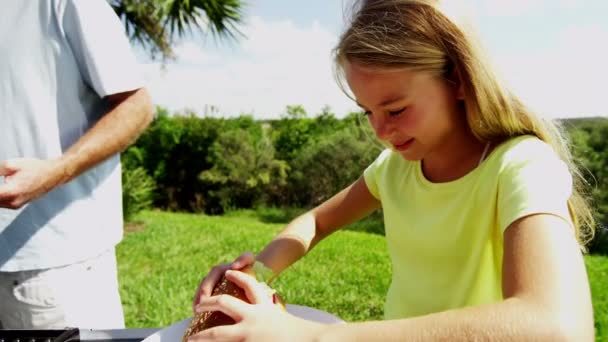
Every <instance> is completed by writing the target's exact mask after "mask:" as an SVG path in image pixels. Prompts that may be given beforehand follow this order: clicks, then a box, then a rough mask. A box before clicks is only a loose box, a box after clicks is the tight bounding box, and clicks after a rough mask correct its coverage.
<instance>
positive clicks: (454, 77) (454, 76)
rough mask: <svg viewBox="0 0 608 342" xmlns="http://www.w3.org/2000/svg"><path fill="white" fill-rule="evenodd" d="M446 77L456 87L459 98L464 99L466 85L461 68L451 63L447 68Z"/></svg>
mask: <svg viewBox="0 0 608 342" xmlns="http://www.w3.org/2000/svg"><path fill="white" fill-rule="evenodd" d="M445 75H446V78H447V79H448V81H449V83H450V84H451V85H452V87H454V90H455V94H456V98H457V99H458V100H464V86H463V82H462V77H461V74H460V70H459V69H458V67H456V66H455V65H454V64H453V63H451V62H450V63H449V64H448V67H447V70H446V73H445Z"/></svg>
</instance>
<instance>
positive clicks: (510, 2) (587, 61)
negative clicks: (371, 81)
mask: <svg viewBox="0 0 608 342" xmlns="http://www.w3.org/2000/svg"><path fill="white" fill-rule="evenodd" d="M246 2H247V7H246V9H245V23H243V24H242V25H241V26H240V30H241V31H242V32H243V33H244V35H245V36H244V37H242V38H239V39H238V40H237V41H225V40H224V41H222V40H220V41H217V40H214V39H212V38H210V37H209V36H204V35H201V34H193V35H190V36H188V37H186V38H184V39H182V40H181V41H180V42H178V44H177V45H176V47H175V52H176V55H177V58H176V60H174V61H171V62H169V63H167V64H166V65H164V67H163V66H162V65H161V64H160V62H159V61H154V60H151V59H150V58H149V56H148V55H147V54H146V53H145V52H144V51H143V50H142V49H141V48H139V47H137V46H136V47H135V49H136V54H137V56H138V61H139V62H140V63H141V66H142V70H143V72H144V75H145V79H146V82H147V86H148V89H149V90H150V92H151V94H152V97H153V99H154V102H155V104H156V105H159V106H163V107H165V108H167V109H169V110H170V111H171V112H183V111H185V110H192V111H195V112H196V113H198V114H199V115H213V116H225V117H230V116H237V115H241V114H250V115H253V117H254V118H257V119H267V118H278V117H280V116H281V115H282V114H284V113H285V109H286V107H287V106H288V105H301V106H303V107H304V109H305V110H306V111H307V113H308V115H309V116H314V115H316V114H318V113H320V112H321V111H322V109H323V108H324V107H327V106H328V107H330V108H331V110H332V112H334V113H335V114H336V116H338V117H343V116H344V115H346V114H348V113H349V112H351V111H354V110H357V109H358V108H357V106H356V104H355V103H354V102H353V101H352V100H350V99H349V98H348V97H347V96H345V95H344V93H343V92H342V91H341V90H340V88H339V87H338V85H337V83H336V81H335V79H334V76H333V67H332V60H331V50H332V48H333V47H334V45H335V43H336V42H337V39H338V37H339V35H340V33H341V32H342V30H343V23H344V20H343V18H344V15H345V14H344V13H345V12H344V8H347V7H348V5H349V4H350V2H349V0H306V1H295V0H246ZM448 3H449V4H450V6H452V5H453V4H456V3H458V4H459V5H461V6H460V7H458V8H455V7H449V8H446V10H447V11H448V13H450V15H453V16H454V18H458V20H460V21H463V22H466V23H469V24H470V26H471V27H473V28H474V29H475V31H476V32H477V34H478V36H479V37H480V39H481V43H482V46H483V47H484V48H485V50H486V52H487V54H488V56H489V57H490V59H491V62H492V63H493V64H494V66H495V68H496V70H497V73H498V74H499V76H500V77H501V78H502V79H503V80H504V81H505V82H506V84H507V85H508V86H509V87H510V88H511V89H512V90H513V91H514V92H515V93H516V94H517V95H518V96H519V97H520V98H521V99H522V100H524V101H525V102H526V103H527V104H528V105H529V106H530V107H532V108H533V109H535V110H536V111H537V112H539V113H541V114H542V115H544V116H546V117H551V118H563V117H584V116H608V106H607V105H605V99H606V97H608V96H607V93H608V92H607V90H608V87H607V86H606V82H607V80H608V20H606V15H607V13H608V1H606V0H585V1H578V0H448Z"/></svg>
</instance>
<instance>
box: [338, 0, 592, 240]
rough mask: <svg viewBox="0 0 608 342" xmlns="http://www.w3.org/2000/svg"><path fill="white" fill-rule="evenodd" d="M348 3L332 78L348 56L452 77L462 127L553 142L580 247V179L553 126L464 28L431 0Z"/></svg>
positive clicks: (588, 233) (583, 229) (584, 224)
mask: <svg viewBox="0 0 608 342" xmlns="http://www.w3.org/2000/svg"><path fill="white" fill-rule="evenodd" d="M448 1H453V0H448ZM353 9H354V12H353V13H354V15H353V17H352V19H351V22H350V25H349V26H348V28H347V30H346V31H345V32H344V33H343V34H342V36H341V37H340V41H339V42H338V45H337V46H336V48H335V50H334V55H335V62H336V63H335V65H336V75H337V77H338V80H339V81H340V80H343V79H344V66H345V64H346V63H347V62H356V63H358V64H360V65H363V66H368V67H373V68H391V69H399V68H408V69H410V70H418V71H424V72H430V73H432V74H435V75H437V76H443V77H445V78H447V79H452V80H454V79H455V81H457V82H460V83H461V85H462V87H463V90H464V94H465V96H464V98H465V100H464V106H465V111H466V119H467V122H468V125H469V127H470V129H471V131H472V133H473V134H474V135H475V137H477V138H478V139H479V140H480V141H483V142H488V141H492V142H500V141H504V140H506V139H508V138H510V137H515V136H520V135H526V134H529V135H534V136H536V137H538V138H539V139H541V140H543V141H545V142H547V143H548V144H550V145H551V146H552V147H553V149H554V150H555V152H556V153H557V154H558V155H559V157H560V158H561V159H562V160H563V161H564V162H565V163H566V164H567V165H568V168H569V169H570V172H571V173H572V176H573V178H574V189H573V193H572V196H571V197H570V199H569V201H568V206H569V209H570V214H571V216H572V219H573V221H574V225H575V229H576V237H577V239H578V241H579V243H580V244H581V246H584V245H585V244H586V243H587V242H588V241H589V240H590V239H591V238H592V237H593V231H594V220H593V215H592V212H591V209H590V207H589V205H588V203H587V200H586V197H585V196H583V192H582V188H583V186H584V185H585V184H586V183H585V182H584V179H583V177H582V176H581V174H580V171H579V170H578V168H577V167H576V165H575V163H574V160H573V157H572V155H571V153H570V150H569V145H568V141H567V140H566V138H565V134H564V133H563V132H562V129H561V127H560V126H559V125H558V124H557V123H555V122H551V121H547V120H543V119H541V118H540V117H538V116H536V115H535V114H534V113H533V112H532V111H531V110H529V109H528V108H526V106H525V105H524V104H523V103H522V102H521V101H520V100H519V99H518V98H517V97H516V96H515V95H514V94H512V93H510V92H509V91H508V90H507V89H506V88H505V87H504V86H503V85H502V84H501V82H500V81H499V80H498V77H497V76H496V74H495V73H494V72H493V71H492V68H491V67H490V65H489V63H488V60H487V59H486V58H485V57H484V55H483V54H482V53H481V49H480V48H479V47H478V46H476V45H475V44H474V41H475V40H474V39H471V38H470V33H467V32H465V31H464V30H463V29H462V28H459V27H458V26H457V25H456V24H455V22H454V21H452V20H450V19H449V18H448V16H447V15H446V14H445V13H443V12H442V11H441V9H440V8H439V3H438V2H437V1H432V0H359V1H356V3H355V7H354V8H353ZM497 113H500V114H499V115H497Z"/></svg>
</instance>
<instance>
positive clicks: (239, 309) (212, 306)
mask: <svg viewBox="0 0 608 342" xmlns="http://www.w3.org/2000/svg"><path fill="white" fill-rule="evenodd" d="M249 306H250V304H249V303H246V302H244V301H242V300H240V299H238V298H236V297H232V296H231V295H225V294H224V295H219V296H213V297H208V298H202V299H201V303H200V304H199V305H198V306H197V307H196V309H195V312H197V313H200V312H205V311H221V312H223V313H224V314H226V315H228V316H230V318H232V319H233V320H234V321H235V322H240V321H241V320H243V317H244V316H245V315H247V314H248V313H249V312H250V311H251V308H250V307H249Z"/></svg>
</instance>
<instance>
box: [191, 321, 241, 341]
mask: <svg viewBox="0 0 608 342" xmlns="http://www.w3.org/2000/svg"><path fill="white" fill-rule="evenodd" d="M243 338H244V333H243V331H242V329H241V327H240V326H239V325H238V324H233V325H222V326H219V327H214V328H211V329H207V330H203V331H201V332H200V333H198V334H196V335H194V336H191V337H190V338H188V342H200V341H222V342H223V341H226V342H232V341H242V340H243Z"/></svg>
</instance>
